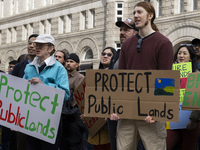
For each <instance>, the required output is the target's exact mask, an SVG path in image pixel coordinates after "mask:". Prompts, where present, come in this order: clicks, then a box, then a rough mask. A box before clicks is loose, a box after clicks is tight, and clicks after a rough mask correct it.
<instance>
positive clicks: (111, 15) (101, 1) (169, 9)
mask: <svg viewBox="0 0 200 150" xmlns="http://www.w3.org/2000/svg"><path fill="white" fill-rule="evenodd" d="M139 1H143V0H77V1H74V0H0V60H1V65H0V69H1V70H4V71H7V69H8V62H9V61H11V60H13V59H17V58H18V57H19V56H20V55H21V54H25V53H27V40H28V39H27V38H28V37H29V35H31V34H32V33H38V34H43V33H47V34H51V35H52V36H53V37H54V38H55V40H56V50H60V49H64V50H66V52H68V53H72V52H74V53H77V54H78V55H79V56H80V60H81V65H84V64H90V65H91V66H92V67H93V68H94V69H97V68H98V65H99V60H100V56H101V51H102V50H103V48H105V47H106V46H112V47H114V48H116V49H117V48H120V43H119V28H117V27H116V26H115V22H116V21H117V20H125V19H126V18H133V8H134V5H135V4H136V3H137V2H139ZM146 1H148V2H151V3H152V4H153V5H154V7H155V9H156V13H157V18H156V20H155V23H156V24H157V26H158V28H159V29H160V32H161V33H162V34H164V35H165V36H167V37H168V38H169V39H170V40H171V42H172V43H173V46H174V51H176V49H177V47H178V46H179V45H180V44H182V43H190V41H191V40H192V39H193V38H200V30H199V29H200V18H199V16H200V0H146Z"/></svg>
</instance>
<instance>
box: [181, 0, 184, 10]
mask: <svg viewBox="0 0 200 150" xmlns="http://www.w3.org/2000/svg"><path fill="white" fill-rule="evenodd" d="M180 12H181V13H182V12H184V0H180Z"/></svg>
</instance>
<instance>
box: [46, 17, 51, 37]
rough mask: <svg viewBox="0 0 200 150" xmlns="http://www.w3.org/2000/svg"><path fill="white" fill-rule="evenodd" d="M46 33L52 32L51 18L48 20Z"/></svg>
mask: <svg viewBox="0 0 200 150" xmlns="http://www.w3.org/2000/svg"><path fill="white" fill-rule="evenodd" d="M46 34H51V19H47V20H46Z"/></svg>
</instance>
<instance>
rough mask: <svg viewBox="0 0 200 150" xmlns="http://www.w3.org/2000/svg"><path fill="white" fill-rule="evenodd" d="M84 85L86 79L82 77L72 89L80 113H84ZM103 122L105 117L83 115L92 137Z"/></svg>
mask: <svg viewBox="0 0 200 150" xmlns="http://www.w3.org/2000/svg"><path fill="white" fill-rule="evenodd" d="M85 87H86V81H85V78H84V80H83V81H82V82H81V83H80V85H79V86H78V88H77V89H76V90H75V91H74V98H75V99H76V102H77V104H78V108H79V110H80V112H81V114H84V104H85ZM105 123H106V121H105V118H98V117H85V124H86V126H87V128H88V130H89V134H90V135H91V137H93V136H94V135H95V134H96V133H97V132H98V131H99V130H100V129H101V127H102V126H103V125H104V124H105Z"/></svg>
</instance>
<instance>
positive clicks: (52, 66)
mask: <svg viewBox="0 0 200 150" xmlns="http://www.w3.org/2000/svg"><path fill="white" fill-rule="evenodd" d="M37 59H38V57H35V58H34V60H33V62H31V63H30V64H28V65H27V66H26V68H25V70H24V73H25V74H24V77H23V78H24V79H27V80H29V79H32V78H33V77H34V78H40V80H41V81H42V82H43V84H44V85H47V86H51V87H55V88H58V89H61V90H64V91H65V98H64V100H65V101H67V100H68V98H69V96H70V91H69V81H68V74H67V71H66V69H65V68H64V67H63V65H62V64H61V63H59V62H58V61H57V60H56V59H55V57H54V56H51V59H50V62H49V64H48V65H47V66H46V67H45V68H44V70H42V71H41V72H40V74H39V72H38V67H37V65H36V64H37Z"/></svg>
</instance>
